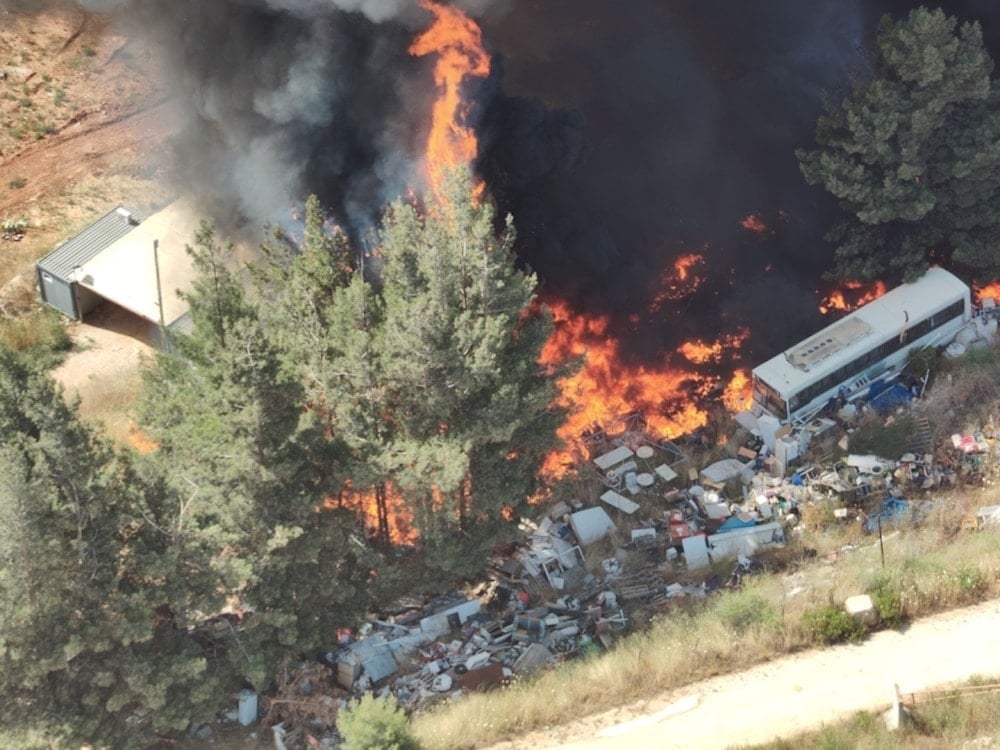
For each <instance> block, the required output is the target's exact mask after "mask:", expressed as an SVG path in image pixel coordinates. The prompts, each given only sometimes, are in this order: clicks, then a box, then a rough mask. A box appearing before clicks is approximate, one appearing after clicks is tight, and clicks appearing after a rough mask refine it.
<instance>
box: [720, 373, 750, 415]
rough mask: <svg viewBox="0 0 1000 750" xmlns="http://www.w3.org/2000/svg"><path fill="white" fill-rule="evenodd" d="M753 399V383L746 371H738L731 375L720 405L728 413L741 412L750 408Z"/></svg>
mask: <svg viewBox="0 0 1000 750" xmlns="http://www.w3.org/2000/svg"><path fill="white" fill-rule="evenodd" d="M752 398H753V383H752V382H751V380H750V377H749V376H748V375H747V371H746V370H743V369H740V370H737V371H736V372H734V373H733V377H732V379H731V380H730V381H729V385H727V386H726V390H725V391H723V393H722V403H723V405H724V406H725V407H726V410H727V411H729V412H730V413H736V412H741V411H743V410H744V409H747V408H748V407H749V406H750V401H751V400H752Z"/></svg>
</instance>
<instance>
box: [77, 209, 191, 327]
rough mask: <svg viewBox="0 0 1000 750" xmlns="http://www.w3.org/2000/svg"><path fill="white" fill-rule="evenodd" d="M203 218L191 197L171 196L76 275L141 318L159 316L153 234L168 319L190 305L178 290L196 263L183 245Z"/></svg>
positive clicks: (188, 285)
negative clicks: (171, 201)
mask: <svg viewBox="0 0 1000 750" xmlns="http://www.w3.org/2000/svg"><path fill="white" fill-rule="evenodd" d="M112 213H114V212H112ZM202 218H204V215H203V214H202V213H201V212H200V211H199V210H198V208H197V205H196V204H195V202H194V201H193V200H192V199H190V198H182V199H179V200H177V201H174V202H173V203H171V204H170V205H169V206H167V207H166V208H164V209H163V210H161V211H159V212H157V213H155V214H153V215H152V216H150V217H149V218H148V219H145V220H144V221H143V222H142V223H140V224H139V225H138V226H134V227H132V229H131V231H129V232H127V233H126V234H123V235H122V236H120V237H118V238H117V239H116V240H115V241H113V242H112V243H111V244H110V245H108V246H106V247H105V248H104V249H103V250H101V251H99V252H98V253H96V254H95V255H93V256H92V257H91V258H89V259H88V260H86V261H84V262H83V263H81V264H79V266H80V267H79V269H78V270H77V272H76V274H75V276H74V279H75V280H76V281H78V283H79V284H80V285H81V286H83V287H86V288H88V289H92V290H93V291H94V292H95V293H97V294H98V295H100V296H101V297H103V298H104V299H107V300H110V301H112V302H114V303H115V304H117V305H121V306H122V307H124V308H126V309H128V310H131V311H132V312H134V313H135V314H136V315H140V316H142V317H143V318H146V319H148V320H152V321H154V322H160V320H161V318H160V310H159V305H158V300H157V288H156V266H155V264H154V259H153V242H154V240H156V241H158V243H159V246H158V251H157V253H158V256H159V266H160V291H161V293H162V295H163V318H162V319H163V321H164V323H166V324H168V325H169V324H170V323H172V322H173V321H175V320H176V319H177V318H179V317H181V316H182V315H183V314H184V313H185V312H187V309H188V306H187V303H186V302H185V301H184V300H183V299H181V298H180V297H179V296H178V294H177V292H178V291H188V290H190V288H191V283H192V281H193V280H194V277H195V272H194V267H193V266H192V264H191V258H190V257H189V256H188V254H187V251H186V246H188V245H192V244H194V236H195V233H196V232H197V231H198V227H199V225H200V223H201V220H202ZM99 221H103V219H101V220H99Z"/></svg>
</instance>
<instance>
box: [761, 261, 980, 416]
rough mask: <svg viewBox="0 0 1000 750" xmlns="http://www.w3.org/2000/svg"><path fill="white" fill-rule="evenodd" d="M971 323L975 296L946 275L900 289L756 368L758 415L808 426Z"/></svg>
mask: <svg viewBox="0 0 1000 750" xmlns="http://www.w3.org/2000/svg"><path fill="white" fill-rule="evenodd" d="M971 319H972V300H971V290H970V289H969V287H968V286H967V285H966V284H965V283H964V282H962V281H961V280H960V279H958V278H957V277H955V276H954V275H952V274H951V273H949V272H948V271H945V270H944V269H943V268H937V267H935V268H931V269H930V270H929V271H928V272H927V273H926V274H925V275H924V276H923V277H922V278H920V279H919V280H917V281H915V282H913V283H911V284H903V285H901V286H899V287H896V288H895V289H893V290H892V291H890V292H887V293H885V294H884V295H882V296H881V297H879V298H878V299H875V300H873V301H871V302H869V303H868V304H866V305H864V306H862V307H860V308H859V309H857V310H855V311H854V312H852V313H850V314H848V315H847V316H845V317H843V318H841V319H840V320H838V321H837V322H836V323H833V324H831V325H829V326H827V327H826V328H824V329H823V330H821V331H819V332H818V333H816V334H815V335H813V336H811V337H809V338H808V339H806V340H805V341H802V342H800V343H799V344H796V345H795V346H793V347H791V348H789V349H786V350H785V351H784V352H782V353H781V354H778V355H776V356H775V357H773V358H771V359H769V360H768V361H767V362H764V363H763V364H761V365H759V366H757V367H755V368H754V369H753V408H754V410H756V411H760V412H767V413H769V414H771V415H772V416H774V417H777V418H778V419H780V420H781V421H782V422H791V423H795V424H804V423H805V422H808V421H809V420H810V419H812V418H813V417H814V416H815V415H816V414H818V413H819V412H820V411H821V410H822V409H823V408H824V407H826V406H827V405H828V404H829V403H830V402H831V401H835V400H837V399H838V398H840V399H845V400H850V399H852V398H854V397H856V396H860V395H862V394H863V393H865V392H866V391H867V387H868V385H869V384H870V383H872V382H873V381H875V380H877V379H879V378H883V379H891V378H893V377H895V376H896V375H898V374H899V372H900V370H901V369H902V367H903V365H904V364H905V363H906V360H907V358H908V356H909V353H910V352H911V351H912V350H914V349H922V348H924V347H928V346H941V345H943V344H946V343H948V342H949V341H950V340H952V339H953V338H954V337H955V336H956V334H958V332H959V331H960V330H961V329H962V328H963V327H964V326H966V325H967V324H968V323H969V322H970V320H971Z"/></svg>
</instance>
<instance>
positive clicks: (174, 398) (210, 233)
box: [139, 225, 380, 684]
mask: <svg viewBox="0 0 1000 750" xmlns="http://www.w3.org/2000/svg"><path fill="white" fill-rule="evenodd" d="M189 250H190V252H191V255H192V258H193V261H194V264H195V267H196V269H197V270H198V277H197V280H196V281H195V283H194V285H193V289H192V291H191V293H190V294H188V295H187V302H188V304H189V305H190V309H191V317H192V320H193V322H194V330H193V332H192V334H191V335H190V336H187V337H181V338H178V339H177V340H176V341H175V342H174V344H175V347H174V349H175V353H172V354H171V353H161V354H159V355H157V357H156V360H155V361H154V362H153V363H152V365H151V366H150V367H149V369H148V371H147V373H146V385H145V389H144V393H143V397H142V401H141V404H140V409H139V413H140V419H141V421H142V423H143V425H144V427H145V429H147V430H148V431H149V433H150V435H151V436H152V437H153V438H154V439H155V440H156V441H157V443H158V445H159V448H158V450H157V451H156V452H155V454H153V456H152V457H151V460H153V461H155V462H156V464H157V465H158V471H160V472H162V474H163V475H164V476H167V477H168V478H169V481H170V484H171V486H172V488H173V491H174V492H175V493H176V494H177V495H179V496H182V497H184V498H186V500H185V503H184V505H183V507H180V508H178V517H177V520H176V524H177V525H178V526H179V527H181V528H182V529H183V533H182V534H181V541H182V544H181V547H182V548H184V549H185V550H188V557H189V561H190V565H191V568H190V571H189V574H188V579H189V582H190V584H191V585H190V586H189V599H188V601H187V603H186V605H185V607H184V611H185V612H200V613H203V614H215V613H219V612H222V611H223V610H224V609H225V608H230V609H231V608H232V607H234V606H235V607H236V608H237V610H238V611H239V612H240V613H241V614H242V615H243V620H242V630H241V634H240V635H239V637H237V635H236V634H235V632H234V633H230V636H231V637H230V638H229V639H228V640H225V639H224V640H223V641H222V642H221V643H220V646H221V647H222V648H224V650H225V655H226V657H227V658H228V659H230V660H231V661H232V665H233V668H234V669H241V670H242V674H244V675H245V676H247V677H248V678H250V679H251V680H252V681H253V682H255V683H256V684H261V683H262V682H263V680H264V679H265V677H266V675H267V674H268V671H269V669H270V667H271V666H273V664H274V663H276V662H277V660H278V659H280V658H281V656H282V655H283V653H284V650H285V649H290V648H292V649H296V651H298V650H300V649H304V650H309V649H321V648H327V647H329V644H330V642H331V640H332V638H333V632H334V629H335V627H336V626H337V625H342V624H343V623H344V622H345V621H347V622H350V621H351V620H353V619H354V617H355V616H356V615H357V614H358V613H359V612H361V611H364V610H365V609H366V608H367V607H369V606H370V605H371V602H372V597H373V596H374V595H375V594H376V589H375V587H374V586H371V585H370V584H371V581H372V579H373V578H374V577H375V576H376V575H377V573H378V572H379V565H380V561H379V560H378V559H377V558H376V557H375V556H374V555H373V553H370V550H368V549H367V547H366V545H365V544H364V543H363V539H360V538H359V537H357V536H356V535H354V533H353V532H354V531H355V524H354V523H353V518H348V517H345V516H344V515H343V514H338V513H334V512H333V511H329V510H326V509H323V507H322V506H323V504H324V501H325V499H326V498H327V497H328V493H329V475H330V474H331V473H336V470H335V468H334V467H332V466H330V465H326V464H325V463H324V462H323V461H322V459H324V458H329V456H327V455H317V454H316V453H315V452H314V451H312V447H313V446H314V444H315V442H316V434H315V433H316V432H317V431H316V430H315V429H312V428H311V426H310V424H309V423H308V418H307V410H306V403H305V402H306V398H305V391H304V389H303V387H302V383H301V381H300V378H299V373H297V372H294V371H293V370H292V369H291V368H290V367H289V364H288V359H287V357H288V352H287V351H282V349H281V348H280V347H279V345H278V344H277V343H276V341H275V339H276V338H277V335H276V333H275V331H276V330H278V329H277V328H276V327H275V328H271V329H268V328H267V326H266V323H265V321H264V319H263V318H264V315H263V312H262V311H263V310H264V306H263V305H261V304H260V303H258V302H257V301H255V300H254V299H252V298H251V297H250V296H249V295H248V293H247V291H246V289H245V286H244V283H243V281H242V279H240V278H239V276H238V275H236V274H235V273H234V272H232V271H230V270H229V269H228V267H227V265H226V264H227V262H228V260H229V258H230V257H231V255H232V252H231V248H229V247H227V246H224V245H220V244H219V243H218V242H217V241H216V239H215V235H214V230H213V228H212V227H211V226H209V225H205V226H203V227H202V231H201V232H199V234H198V236H197V237H196V242H195V246H194V247H192V248H190V249H189ZM312 279H313V281H312V283H311V284H309V285H305V286H303V287H301V289H302V291H307V292H310V293H312V295H314V296H315V297H320V296H321V295H320V292H318V291H317V286H319V285H320V284H321V279H320V275H319V274H318V273H316V274H313V276H312ZM286 280H287V278H286ZM293 286H294V285H288V286H287V288H288V289H291V288H292V287H293ZM333 288H334V287H331V290H332V289H333ZM308 307H310V306H309V305H306V306H304V307H303V308H301V309H306V308H308ZM314 309H319V306H318V305H317V306H315V307H314ZM282 330H287V328H283V329H282ZM297 330H302V329H301V327H300V328H298V329H297ZM290 340H291V339H290V338H286V339H285V341H286V343H287V342H288V341H290ZM309 413H312V410H310V411H309ZM359 542H360V544H359Z"/></svg>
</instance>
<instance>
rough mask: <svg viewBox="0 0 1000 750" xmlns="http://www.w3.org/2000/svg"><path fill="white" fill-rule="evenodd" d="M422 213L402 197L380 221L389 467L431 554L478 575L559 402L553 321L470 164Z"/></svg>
mask: <svg viewBox="0 0 1000 750" xmlns="http://www.w3.org/2000/svg"><path fill="white" fill-rule="evenodd" d="M432 200H433V202H432V203H431V204H430V205H428V206H427V208H426V212H425V213H423V214H421V213H419V212H418V211H417V210H416V209H414V208H413V207H412V206H409V205H406V204H402V203H399V204H396V205H395V206H394V207H393V208H392V210H391V211H390V213H389V214H388V215H387V217H386V220H385V222H384V225H383V229H382V234H381V246H382V252H383V254H384V257H385V264H384V269H383V279H382V289H383V296H384V300H385V323H384V338H383V340H382V354H381V362H382V367H383V371H384V377H385V383H386V386H387V389H388V394H387V403H388V404H389V408H390V410H389V414H390V415H391V417H392V421H393V439H392V443H391V445H390V449H389V451H388V452H387V453H386V456H385V462H386V466H385V471H386V473H387V474H388V475H389V476H391V477H392V478H393V480H394V481H395V482H396V483H397V484H398V486H399V487H400V488H401V489H402V491H403V492H404V494H405V495H406V497H407V499H408V501H409V503H410V505H411V507H412V508H413V510H414V513H415V518H416V521H417V526H418V528H419V529H420V533H421V538H422V539H423V541H424V546H425V548H426V549H427V551H428V553H429V556H430V559H431V560H432V561H434V562H435V564H437V565H438V566H440V567H441V568H442V569H443V570H446V571H451V572H453V573H457V574H469V573H472V572H474V571H475V570H477V569H478V567H479V566H481V564H482V561H483V559H484V553H485V552H486V551H487V550H488V549H489V547H490V545H492V544H494V543H496V542H497V541H499V540H502V539H505V538H507V536H508V535H509V534H510V533H511V531H512V525H511V521H512V520H516V519H517V518H518V517H519V513H520V511H521V509H522V508H523V507H524V505H525V503H526V498H527V497H528V496H529V495H530V494H531V492H532V491H533V490H534V489H535V481H536V479H535V478H536V475H537V471H538V468H539V466H540V464H541V460H542V458H543V456H544V453H545V452H546V451H547V450H548V449H550V448H551V447H552V446H553V444H554V440H555V428H556V425H557V422H558V420H559V418H560V415H558V414H556V413H554V412H553V411H551V410H550V409H549V404H550V403H551V401H552V398H553V395H554V390H553V388H554V386H553V384H552V382H551V379H550V377H549V376H548V374H547V373H546V372H545V371H544V369H543V368H542V367H541V366H540V365H539V364H538V355H539V353H540V351H541V347H542V345H543V344H544V342H545V340H546V338H547V336H548V334H549V332H550V330H551V320H550V318H549V317H548V315H547V314H546V313H545V311H544V310H538V309H536V307H535V301H534V292H535V288H536V285H537V281H536V279H535V277H534V276H533V275H531V274H528V273H524V272H522V271H520V270H518V268H517V267H516V265H515V258H514V254H513V251H512V246H513V241H514V229H513V224H512V222H511V221H510V219H509V218H508V220H507V222H506V224H505V226H504V228H503V230H502V231H501V233H500V234H499V236H498V235H497V234H496V232H495V224H494V218H495V214H494V211H493V207H492V205H490V204H489V203H487V202H479V201H477V200H476V198H475V197H474V195H473V188H472V180H471V176H470V175H469V173H468V172H458V173H456V174H455V175H453V176H452V179H451V180H450V181H449V184H448V186H447V188H446V190H444V191H442V192H441V193H440V194H439V195H438V196H436V197H435V198H434V199H432Z"/></svg>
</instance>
